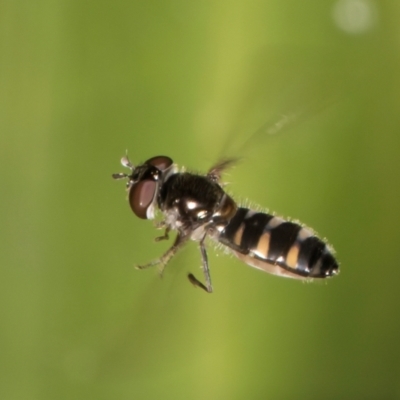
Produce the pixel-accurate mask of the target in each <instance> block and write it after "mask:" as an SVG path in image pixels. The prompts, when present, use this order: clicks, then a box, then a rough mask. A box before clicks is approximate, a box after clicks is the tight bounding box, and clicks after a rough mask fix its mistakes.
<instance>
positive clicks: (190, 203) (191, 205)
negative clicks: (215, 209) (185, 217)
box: [186, 200, 199, 210]
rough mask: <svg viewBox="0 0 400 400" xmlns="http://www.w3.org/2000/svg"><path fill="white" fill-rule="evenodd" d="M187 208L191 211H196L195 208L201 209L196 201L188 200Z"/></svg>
mask: <svg viewBox="0 0 400 400" xmlns="http://www.w3.org/2000/svg"><path fill="white" fill-rule="evenodd" d="M186 206H187V208H188V209H189V210H194V209H195V208H198V207H199V204H198V203H197V202H196V201H193V200H188V201H187V202H186Z"/></svg>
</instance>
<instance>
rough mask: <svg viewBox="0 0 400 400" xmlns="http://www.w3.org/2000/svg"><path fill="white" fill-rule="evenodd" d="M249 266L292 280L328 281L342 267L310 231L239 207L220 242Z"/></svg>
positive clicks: (268, 215) (280, 219)
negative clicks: (314, 279) (313, 279)
mask: <svg viewBox="0 0 400 400" xmlns="http://www.w3.org/2000/svg"><path fill="white" fill-rule="evenodd" d="M218 240H219V241H220V242H221V243H222V244H224V245H226V246H228V247H229V248H231V249H232V251H233V253H234V254H235V255H236V256H237V257H238V258H239V259H241V260H242V261H244V262H245V263H246V264H248V265H250V266H252V267H255V268H259V269H262V270H264V271H266V272H270V273H272V274H275V275H280V276H288V277H291V278H300V279H301V278H307V277H311V278H326V277H329V276H332V275H336V274H337V273H338V272H339V265H338V263H337V261H336V260H335V258H334V257H333V255H332V253H331V251H330V250H329V248H328V246H327V245H326V243H325V242H323V241H322V240H321V239H319V238H317V237H316V236H315V235H314V233H313V232H312V231H311V230H310V229H307V228H304V227H302V226H301V225H299V224H296V223H294V222H289V221H285V220H283V219H282V218H279V217H275V216H273V215H271V214H265V213H261V212H256V211H251V210H249V209H248V208H238V211H237V213H236V214H235V216H234V217H233V218H232V219H231V220H230V222H229V224H228V225H227V226H226V227H225V229H224V230H223V231H222V232H221V234H220V237H219V239H218Z"/></svg>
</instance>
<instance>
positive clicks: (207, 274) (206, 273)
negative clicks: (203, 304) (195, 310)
mask: <svg viewBox="0 0 400 400" xmlns="http://www.w3.org/2000/svg"><path fill="white" fill-rule="evenodd" d="M205 239H206V235H204V237H203V239H201V241H200V252H201V259H202V262H203V273H204V278H205V280H206V284H205V285H203V284H202V283H201V282H200V281H199V280H198V279H197V278H196V277H195V276H194V275H193V274H189V275H188V279H189V281H190V282H191V283H192V284H193V285H194V286H198V287H200V288H202V289H204V290H205V291H206V292H208V293H212V291H213V288H212V284H211V276H210V269H209V267H208V257H207V251H206V246H205V245H204V241H205Z"/></svg>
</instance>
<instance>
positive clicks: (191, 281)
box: [188, 274, 208, 292]
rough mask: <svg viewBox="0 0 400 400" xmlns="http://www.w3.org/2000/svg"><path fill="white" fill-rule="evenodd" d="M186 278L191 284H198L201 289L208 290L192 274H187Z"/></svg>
mask: <svg viewBox="0 0 400 400" xmlns="http://www.w3.org/2000/svg"><path fill="white" fill-rule="evenodd" d="M188 279H189V281H190V283H191V284H192V285H193V286H198V287H199V288H202V289H203V290H205V291H206V292H208V289H207V288H206V286H205V285H204V284H203V283H201V282H200V281H199V280H198V279H197V278H196V277H195V276H194V275H193V274H188Z"/></svg>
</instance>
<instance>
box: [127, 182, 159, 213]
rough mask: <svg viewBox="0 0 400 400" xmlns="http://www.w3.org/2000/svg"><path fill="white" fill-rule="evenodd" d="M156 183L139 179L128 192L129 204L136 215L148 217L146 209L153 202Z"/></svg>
mask: <svg viewBox="0 0 400 400" xmlns="http://www.w3.org/2000/svg"><path fill="white" fill-rule="evenodd" d="M156 190H157V183H156V182H154V181H152V180H148V179H146V180H144V181H140V182H138V183H137V184H135V185H133V186H132V188H131V190H130V192H129V204H130V206H131V209H132V211H133V212H134V213H135V214H136V216H137V217H139V218H142V219H148V216H147V209H148V208H149V207H150V205H151V203H152V202H153V199H154V195H155V193H156Z"/></svg>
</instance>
